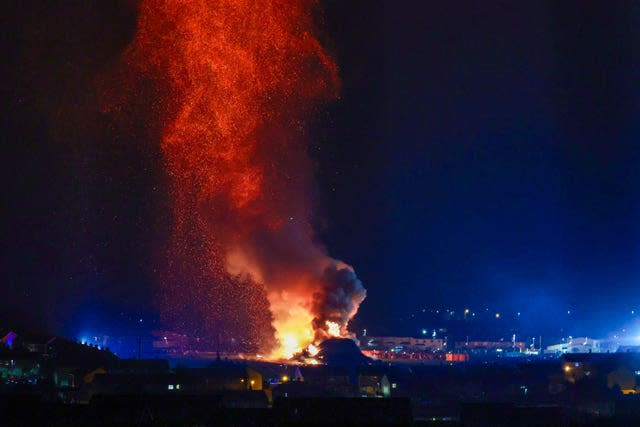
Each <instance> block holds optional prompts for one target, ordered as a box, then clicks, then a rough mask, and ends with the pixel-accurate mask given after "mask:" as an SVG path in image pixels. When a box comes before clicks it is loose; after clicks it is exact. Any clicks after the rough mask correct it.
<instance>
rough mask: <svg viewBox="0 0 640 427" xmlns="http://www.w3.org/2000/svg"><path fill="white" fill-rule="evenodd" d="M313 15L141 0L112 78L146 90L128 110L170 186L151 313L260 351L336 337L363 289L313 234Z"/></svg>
mask: <svg viewBox="0 0 640 427" xmlns="http://www.w3.org/2000/svg"><path fill="white" fill-rule="evenodd" d="M316 11H317V7H316V2H315V1H311V0H289V1H287V0H217V1H208V0H143V1H142V3H141V5H140V10H139V18H138V31H137V33H136V36H135V39H134V40H133V42H132V43H131V45H130V46H129V47H128V48H127V50H126V52H125V53H124V55H123V61H122V63H123V64H124V66H123V67H120V71H119V72H118V73H116V74H115V75H116V79H117V80H116V81H120V82H125V84H126V85H127V87H129V88H131V90H130V92H129V94H130V96H132V97H135V99H136V102H138V103H139V99H140V97H148V102H146V103H144V106H145V107H144V108H142V110H143V111H135V114H142V115H144V117H145V120H147V121H148V122H149V124H150V125H151V126H150V127H149V135H150V136H151V137H154V136H155V135H156V134H159V136H158V137H159V139H160V145H161V149H162V152H163V154H164V160H165V164H166V169H167V174H168V179H169V185H170V188H171V199H172V213H173V226H172V230H171V237H170V238H169V239H168V245H167V248H166V255H167V256H166V263H165V265H163V268H162V271H163V274H162V275H161V292H160V295H161V297H160V303H161V307H162V315H163V319H164V321H165V322H168V323H170V324H172V325H174V326H175V327H179V328H181V329H186V330H187V331H191V332H193V333H195V334H198V335H201V336H203V337H208V339H209V340H210V341H212V340H214V339H216V340H218V341H220V340H222V341H224V342H228V341H233V342H240V343H242V345H243V346H244V347H243V348H244V349H245V350H246V349H249V350H250V349H260V350H261V351H268V352H269V351H270V352H271V355H272V357H290V356H291V355H292V354H294V353H296V352H299V351H301V350H302V349H304V348H306V347H307V346H308V345H309V344H311V343H317V342H319V341H320V340H322V339H324V338H326V337H329V336H336V335H346V334H347V333H348V331H347V325H348V322H349V320H350V319H351V318H352V317H353V316H354V315H355V313H356V311H357V309H358V306H359V305H360V303H361V302H362V300H363V299H364V298H365V294H366V293H365V290H364V288H363V287H362V284H361V283H360V281H359V280H358V279H357V277H356V276H355V273H354V271H353V269H352V268H351V267H350V266H348V265H347V264H345V263H343V262H341V261H337V260H334V259H332V258H330V257H329V256H327V255H326V252H325V250H324V248H323V247H321V246H320V245H319V244H317V243H316V242H315V240H314V239H315V237H314V231H313V227H312V221H313V215H312V211H311V208H310V207H311V204H312V203H311V200H310V188H311V186H312V185H311V184H312V178H313V176H312V175H313V164H312V162H311V160H310V158H309V156H308V154H307V147H306V143H305V141H306V140H307V135H306V133H307V127H306V126H305V121H306V119H308V118H309V117H313V116H314V115H315V113H316V112H317V110H318V108H319V107H321V105H322V104H323V103H326V102H328V101H330V100H332V99H335V98H336V97H337V92H338V87H339V81H338V77H337V68H336V65H335V63H334V62H333V61H332V60H331V58H330V55H328V54H327V52H326V51H325V49H324V48H323V46H322V45H321V43H320V42H319V41H318V39H317V38H316V37H315V36H314V34H316V33H317V31H316V29H315V27H314V25H313V20H312V16H314V15H317V14H316V13H315V12H316ZM111 81H112V82H113V80H111ZM114 84H115V83H114ZM128 101H129V102H131V98H130V99H129V100H128ZM123 102H125V101H124V100H123V99H116V100H115V102H112V105H111V107H113V108H114V109H118V105H119V104H122V103H123ZM120 109H121V108H120ZM155 123H157V124H158V125H159V126H156V125H155ZM274 334H275V346H274V340H273V337H274Z"/></svg>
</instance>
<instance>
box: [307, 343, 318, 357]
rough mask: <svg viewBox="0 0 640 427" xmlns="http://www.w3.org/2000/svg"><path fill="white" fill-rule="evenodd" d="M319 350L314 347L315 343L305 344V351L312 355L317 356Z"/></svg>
mask: <svg viewBox="0 0 640 427" xmlns="http://www.w3.org/2000/svg"><path fill="white" fill-rule="evenodd" d="M319 351H320V349H319V348H318V347H316V346H315V345H313V344H309V345H308V346H307V352H308V353H309V355H310V356H312V357H313V356H317V355H318V352H319Z"/></svg>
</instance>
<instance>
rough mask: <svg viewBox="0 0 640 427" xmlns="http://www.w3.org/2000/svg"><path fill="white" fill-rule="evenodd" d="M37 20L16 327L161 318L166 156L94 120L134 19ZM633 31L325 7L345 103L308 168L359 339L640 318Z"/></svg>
mask: <svg viewBox="0 0 640 427" xmlns="http://www.w3.org/2000/svg"><path fill="white" fill-rule="evenodd" d="M30 3H31V2H25V1H10V2H9V5H8V6H7V13H4V14H3V17H2V20H3V28H4V31H3V35H2V39H1V41H0V43H1V44H2V51H3V53H4V54H3V57H4V58H5V60H4V61H3V64H2V68H1V70H2V71H1V73H2V74H1V75H0V85H1V86H0V87H1V90H2V100H3V102H2V110H1V111H0V117H1V119H0V138H1V139H2V157H1V158H2V161H3V167H2V185H3V193H4V196H3V199H2V200H3V204H2V216H3V219H4V220H3V226H2V259H1V264H0V265H1V266H2V281H1V282H0V283H1V284H0V286H1V289H2V295H3V297H2V298H0V310H1V312H2V316H3V317H4V318H7V317H9V318H11V319H20V322H24V323H30V324H36V325H42V326H43V327H47V328H51V329H55V330H59V331H74V330H75V329H74V328H76V326H77V325H78V324H80V323H83V322H97V323H99V322H119V321H122V322H124V323H126V321H127V320H128V319H131V318H138V317H144V318H145V319H153V318H154V317H155V315H154V308H153V305H152V304H151V293H152V292H153V287H154V285H153V280H152V277H151V276H152V272H150V269H152V266H153V265H154V262H155V260H154V257H155V256H156V255H157V254H156V253H155V252H154V248H156V247H157V246H158V245H159V244H161V242H162V241H163V238H164V236H166V234H167V229H168V224H169V223H170V218H169V214H168V207H167V200H166V195H165V194H166V188H164V186H165V184H164V182H165V180H164V179H163V178H164V177H163V173H164V172H163V168H162V164H161V153H160V152H159V147H157V146H156V145H155V144H154V143H153V142H152V141H150V140H149V138H148V137H147V136H146V135H144V134H143V133H142V132H140V131H139V130H138V128H137V127H136V126H134V125H132V128H131V129H114V128H113V127H112V126H111V125H110V124H109V123H108V122H107V121H105V120H104V119H103V118H102V116H101V114H100V113H99V108H98V107H97V104H98V101H97V99H96V98H97V95H96V93H95V85H94V84H93V82H94V81H95V79H96V76H98V75H99V74H100V73H101V70H104V69H105V68H106V67H108V66H109V64H111V63H112V62H113V61H115V60H116V58H117V57H118V54H119V53H120V52H121V51H122V49H123V48H124V47H125V46H126V45H127V43H128V42H129V41H130V39H131V37H132V36H133V32H134V28H135V9H134V8H133V7H131V5H130V2H127V1H122V2H120V3H118V2H113V3H111V2H47V5H46V6H45V5H43V4H41V2H33V4H30ZM103 3H104V4H103ZM108 3H109V4H108ZM73 5H75V6H73ZM639 23H640V6H639V5H638V4H637V3H634V2H615V4H614V5H611V4H610V2H599V3H596V2H594V3H589V2H568V1H565V2H551V1H550V2H527V3H523V2H497V1H494V2H424V1H401V2H390V1H386V2H382V1H371V0H368V1H346V2H345V1H337V0H334V1H330V2H325V14H324V24H323V25H324V28H325V30H326V37H327V39H328V41H327V42H328V45H329V47H330V50H332V51H333V52H334V53H335V56H336V58H337V63H338V65H339V67H340V75H341V78H342V94H341V98H340V100H338V101H336V102H334V103H333V104H331V105H330V106H329V107H328V108H327V109H326V110H325V113H324V115H323V116H322V117H320V118H319V119H318V120H316V122H315V125H314V132H313V133H314V134H315V135H314V136H313V138H312V141H311V144H310V152H311V153H312V155H313V156H314V158H315V159H316V161H317V169H318V172H317V175H318V179H317V188H318V193H319V196H318V200H317V205H318V212H320V216H321V218H322V221H321V223H322V224H323V227H322V229H321V230H320V236H321V240H323V241H324V242H325V245H326V246H327V248H328V249H329V253H331V255H332V256H335V257H337V258H340V259H344V260H346V261H347V262H349V263H351V264H352V265H353V266H354V267H355V269H356V271H357V272H358V275H359V276H360V278H361V279H362V281H363V282H364V284H365V286H366V287H367V289H368V297H367V300H365V302H364V303H363V305H362V307H361V309H360V314H359V315H358V317H357V319H356V321H355V326H356V328H361V327H367V328H369V329H370V330H372V331H373V332H378V333H414V332H413V330H412V329H411V328H412V327H413V326H414V325H413V324H408V323H407V321H406V317H407V316H409V315H410V313H413V312H416V311H421V310H422V309H423V308H426V309H431V308H434V307H440V308H442V307H451V308H455V309H457V310H460V309H462V308H464V307H471V308H472V309H477V310H482V309H485V308H490V310H492V311H493V310H500V311H521V312H522V313H523V316H524V317H526V318H527V319H530V321H531V323H532V324H536V322H537V321H539V322H540V325H541V326H540V328H549V327H551V326H550V325H549V319H550V318H553V319H559V320H558V322H560V323H562V322H566V323H567V324H571V325H573V326H572V327H574V328H575V329H576V330H577V331H580V332H582V333H584V334H588V333H605V332H607V331H608V330H610V329H613V328H615V327H619V326H620V325H623V324H624V323H625V322H630V321H631V320H632V317H631V314H630V313H631V310H637V311H638V313H639V315H640V295H639V292H638V286H637V285H638V282H639V279H640V267H639V262H638V261H640V228H639V227H638V216H639V214H640V172H639V171H640V168H639V167H638V166H639V162H640V144H639V143H638V138H639V137H640V126H639V125H638V124H637V123H639V121H638V117H640V114H639V113H640V103H639V101H640V83H639V82H638V75H640V32H638V30H637V28H638V24H639ZM140 102H143V101H140ZM133 122H134V124H135V120H134V121H133ZM567 311H571V314H570V316H571V319H568V318H567V316H569V315H568V314H567ZM121 313H122V314H121ZM560 314H562V315H563V316H564V317H563V316H560ZM525 315H526V316H525ZM555 315H557V316H555ZM104 319H108V320H104ZM591 331H593V332H591ZM541 333H542V332H541Z"/></svg>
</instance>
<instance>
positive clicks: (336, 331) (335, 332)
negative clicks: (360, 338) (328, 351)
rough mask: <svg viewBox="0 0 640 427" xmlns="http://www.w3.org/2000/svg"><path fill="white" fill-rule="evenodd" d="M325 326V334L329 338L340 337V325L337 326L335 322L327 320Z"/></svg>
mask: <svg viewBox="0 0 640 427" xmlns="http://www.w3.org/2000/svg"><path fill="white" fill-rule="evenodd" d="M326 324H327V333H328V334H329V335H330V336H332V337H339V336H342V334H341V333H340V325H339V324H337V323H336V322H332V321H330V320H327V322H326Z"/></svg>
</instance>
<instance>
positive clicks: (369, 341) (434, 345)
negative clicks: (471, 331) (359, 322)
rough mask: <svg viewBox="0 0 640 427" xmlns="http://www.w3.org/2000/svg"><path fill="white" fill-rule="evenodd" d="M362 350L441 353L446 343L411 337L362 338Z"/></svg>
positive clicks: (440, 340)
mask: <svg viewBox="0 0 640 427" xmlns="http://www.w3.org/2000/svg"><path fill="white" fill-rule="evenodd" d="M362 340H363V341H362V347H363V349H364V350H380V351H396V352H401V351H429V352H433V351H442V350H443V349H444V348H445V347H446V343H445V341H444V340H442V339H433V338H413V337H362Z"/></svg>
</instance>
